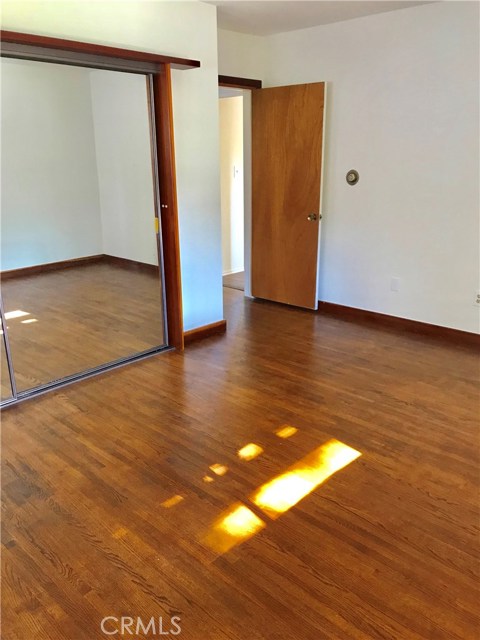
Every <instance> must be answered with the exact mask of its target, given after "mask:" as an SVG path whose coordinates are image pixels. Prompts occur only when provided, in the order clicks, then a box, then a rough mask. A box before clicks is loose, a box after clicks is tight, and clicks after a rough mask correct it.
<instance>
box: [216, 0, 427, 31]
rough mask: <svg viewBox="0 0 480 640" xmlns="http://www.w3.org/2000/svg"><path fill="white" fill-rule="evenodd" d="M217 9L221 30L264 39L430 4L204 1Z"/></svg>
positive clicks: (380, 0) (378, 0)
mask: <svg viewBox="0 0 480 640" xmlns="http://www.w3.org/2000/svg"><path fill="white" fill-rule="evenodd" d="M206 1H207V2H208V4H214V5H216V6H217V7H218V11H217V13H218V26H219V28H220V29H227V30H229V31H239V32H241V33H251V34H253V35H257V36H266V35H271V34H273V33H283V32H284V31H295V30H296V29H305V28H306V27H315V26H317V25H319V24H330V23H332V22H342V21H343V20H351V19H352V18H360V17H362V16H369V15H372V14H374V13H383V12H385V11H395V10H397V9H406V8H408V7H414V6H415V5H419V4H429V2H410V1H407V0H404V1H400V2H396V1H394V0H388V1H386V2H384V1H383V0H372V1H364V0H354V1H353V2H352V1H349V0H336V1H327V0H310V1H309V2H303V1H301V0H300V1H299V0H284V1H281V2H278V0H262V1H261V2H258V1H250V0H206Z"/></svg>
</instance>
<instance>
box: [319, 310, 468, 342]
mask: <svg viewBox="0 0 480 640" xmlns="http://www.w3.org/2000/svg"><path fill="white" fill-rule="evenodd" d="M318 312H319V313H324V314H328V315H332V316H335V317H337V318H341V319H342V320H346V321H349V322H358V323H364V324H375V325H377V326H382V327H387V328H391V329H393V330H395V331H407V332H409V333H415V334H417V335H422V336H429V337H431V338H435V339H437V340H441V341H443V342H449V343H451V344H452V343H455V344H458V345H462V346H476V347H479V346H480V334H478V333H470V332H468V331H460V330H459V329H450V328H449V327H440V326H438V325H436V324H428V323H426V322H418V321H417V320H408V319H407V318H399V317H397V316H389V315H387V314H385V313H377V312H376V311H367V310H365V309H357V308H355V307H347V306H344V305H341V304H334V303H332V302H322V301H319V303H318Z"/></svg>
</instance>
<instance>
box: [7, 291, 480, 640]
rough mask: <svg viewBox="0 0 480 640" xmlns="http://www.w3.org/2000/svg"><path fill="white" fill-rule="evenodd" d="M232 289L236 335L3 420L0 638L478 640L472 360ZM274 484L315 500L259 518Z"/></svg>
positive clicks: (68, 391)
mask: <svg viewBox="0 0 480 640" xmlns="http://www.w3.org/2000/svg"><path fill="white" fill-rule="evenodd" d="M224 294H225V299H226V309H225V316H226V318H227V321H228V332H227V334H226V335H225V336H222V337H212V338H210V339H208V340H205V341H203V342H197V343H193V344H192V345H191V346H189V347H188V349H187V350H186V351H185V352H184V353H179V352H168V353H164V354H161V355H159V356H156V357H154V358H151V359H149V360H145V361H142V362H139V363H136V364H133V365H130V366H128V367H125V368H123V369H119V370H116V371H113V372H110V373H107V374H104V375H102V376H99V377H97V378H93V379H90V380H87V381H84V382H81V383H78V384H76V385H73V386H71V387H68V388H65V389H64V390H62V391H61V392H56V393H54V394H50V395H48V396H43V397H40V398H37V399H35V400H33V401H30V402H26V403H23V404H22V405H19V406H17V407H14V408H11V409H8V410H6V411H5V412H4V413H3V415H2V418H3V420H2V432H3V433H2V444H3V446H2V455H3V483H2V485H3V493H4V501H3V518H2V522H3V536H2V544H3V546H2V548H3V552H2V570H3V594H2V595H3V598H2V601H3V602H2V604H3V635H2V637H3V638H4V640H30V639H32V638H35V640H43V639H47V638H48V639H52V640H57V639H58V640H92V639H97V638H106V637H109V636H107V635H105V634H103V633H102V631H101V627H100V625H101V621H102V619H103V618H105V617H107V616H112V617H113V618H117V619H118V620H120V618H121V617H122V616H123V617H125V616H126V617H131V618H134V619H136V618H137V617H141V619H142V620H143V621H144V622H145V623H147V622H148V620H149V619H150V618H151V617H152V616H154V617H155V618H158V616H163V617H164V618H165V619H166V620H168V622H169V620H170V617H171V616H175V615H178V616H179V617H180V619H181V622H180V626H181V629H182V632H181V635H180V636H179V637H181V638H185V639H188V640H217V639H222V640H224V639H225V640H227V639H229V640H287V639H288V640H292V639H295V640H323V639H338V640H346V639H353V638H354V639H370V638H382V639H387V640H390V639H394V640H397V639H398V640H409V639H425V638H433V639H458V640H466V639H472V640H473V639H474V638H477V637H478V632H479V613H478V602H479V598H478V596H479V593H478V585H479V581H478V574H479V563H478V555H477V552H478V524H479V510H478V507H479V504H478V502H479V500H478V498H479V493H478V468H479V467H478V463H479V451H478V443H479V440H478V435H479V433H478V399H479V393H478V373H479V371H478V357H477V354H476V353H474V352H473V351H470V350H468V349H465V348H462V347H458V348H457V347H456V346H453V345H443V344H438V343H436V342H434V341H433V340H429V339H426V338H421V337H417V336H414V335H402V334H397V333H395V332H393V331H390V330H388V329H384V330H382V329H377V328H372V327H365V326H360V325H356V324H354V323H349V322H344V321H342V320H339V319H337V318H333V317H329V316H321V315H320V314H315V313H311V312H308V311H302V310H298V309H294V308H284V307H281V306H279V305H276V304H273V303H267V302H253V301H250V300H245V299H244V297H243V295H242V294H241V292H238V291H235V290H232V289H224ZM285 425H290V426H291V427H295V428H296V429H297V431H296V432H295V433H293V431H294V430H293V429H292V430H291V432H290V433H289V432H288V431H287V432H285V433H283V435H290V437H287V438H285V437H283V438H282V437H279V436H278V435H277V433H276V432H277V431H278V429H279V428H281V427H285ZM292 433H293V435H292ZM331 439H336V440H338V441H340V442H341V443H344V444H345V445H348V447H351V448H353V449H354V450H356V451H357V452H359V453H360V454H361V455H360V456H359V457H357V458H356V459H353V460H352V461H351V462H350V464H347V465H346V466H344V467H343V468H340V469H339V470H337V471H336V473H333V475H330V477H329V478H328V479H327V480H326V481H325V482H323V484H320V485H319V486H316V485H315V482H316V480H315V481H314V480H313V479H312V478H314V477H315V478H316V479H318V477H319V476H318V473H319V472H318V469H317V470H315V469H314V466H315V464H317V463H316V462H312V453H311V452H312V451H313V452H315V451H316V450H318V448H319V447H321V446H322V445H324V444H325V443H326V442H327V441H330V440H331ZM247 444H256V445H257V446H258V447H260V448H262V449H263V452H262V453H261V454H260V455H257V456H256V457H254V458H252V459H250V460H247V459H241V458H240V457H239V456H238V454H237V452H238V451H239V450H240V449H242V448H243V447H245V445H247ZM248 450H249V451H250V452H252V451H253V452H254V453H255V452H258V450H256V449H254V448H250V449H248ZM349 451H350V450H349ZM322 455H323V454H322ZM308 456H310V458H309V462H308V465H310V466H309V468H308V469H307V470H305V468H303V471H301V473H300V475H295V474H296V472H295V470H293V471H292V470H291V471H290V474H289V475H288V476H281V474H283V473H284V472H285V471H286V470H287V469H295V468H296V469H297V470H298V468H299V467H298V464H297V466H295V465H296V463H297V462H298V461H299V460H304V459H305V458H306V457H308ZM328 462H329V460H328V459H327V457H325V456H323V458H322V460H321V464H322V465H323V467H322V473H323V471H324V470H325V465H326V464H327V463H328ZM302 464H303V465H304V467H305V464H306V463H305V462H303V463H301V464H300V466H301V465H302ZM215 465H218V466H215ZM212 467H213V468H212ZM222 472H223V475H221V474H222ZM302 474H303V475H302ZM315 474H317V475H315ZM279 475H280V476H281V477H282V478H283V480H282V482H283V484H282V485H281V488H282V491H281V495H279V494H278V493H277V494H275V492H272V491H271V490H270V492H268V491H264V495H263V497H264V499H265V500H267V499H268V498H269V499H270V502H271V504H273V505H274V506H275V504H277V506H278V509H280V506H279V501H280V502H281V504H282V505H283V507H284V506H285V503H286V502H288V501H289V500H291V501H292V503H293V502H294V501H295V500H296V498H297V497H298V496H299V495H300V493H302V492H303V493H304V492H305V491H307V493H308V490H309V489H312V488H313V487H314V485H315V487H316V488H314V490H312V491H311V492H310V493H309V494H308V495H306V496H305V497H303V499H301V500H300V501H299V502H298V503H297V504H296V505H294V506H292V508H290V509H288V508H287V509H284V510H283V512H282V513H281V514H280V511H279V510H278V509H277V511H275V509H274V508H273V507H272V508H271V509H270V511H268V509H265V508H264V507H262V505H261V501H259V500H257V501H256V502H255V499H254V498H255V495H257V493H258V492H257V488H259V487H262V485H264V483H266V482H267V481H269V480H271V479H272V478H274V477H278V476H279ZM206 476H208V477H209V478H211V481H206V479H205V477H206ZM285 478H287V481H285ZM288 480H292V482H293V481H294V484H291V485H289V484H288ZM271 487H272V485H270V489H271ZM299 492H300V493H299ZM238 503H240V505H243V507H242V509H240V507H238V508H237V511H234V510H235V508H236V505H238ZM259 505H260V506H259ZM232 507H233V510H232ZM283 507H282V508H283ZM272 509H273V510H272ZM228 510H230V511H229V517H230V519H228V518H224V519H223V520H221V522H220V521H219V518H221V517H222V514H225V513H226V512H227V511H228ZM232 514H233V515H232ZM252 514H253V516H252ZM258 521H260V522H261V523H263V524H262V525H258ZM219 522H220V525H222V523H223V526H224V529H223V534H222V531H221V526H220V525H219ZM212 524H213V526H214V527H216V529H215V531H216V534H215V535H216V537H215V536H213V537H212ZM257 525H258V527H257ZM219 526H220V528H219ZM256 527H257V528H258V531H257V532H256V533H255V532H254V529H255V528H256ZM222 535H223V538H222ZM242 536H244V537H245V540H244V541H243V543H240V544H233V545H232V546H231V547H230V548H229V549H228V550H223V551H222V549H220V544H223V543H225V545H226V546H228V545H229V544H230V543H232V542H233V543H235V540H237V542H239V541H240V539H241V538H242ZM247 538H248V539H247ZM212 542H213V544H212ZM219 542H220V544H218V543H219ZM119 624H120V622H117V621H116V620H114V619H110V620H109V621H108V626H107V630H109V631H110V632H111V633H113V631H114V630H118V629H119V626H118V625H119ZM165 628H166V629H168V628H169V625H168V624H166V627H165ZM147 636H148V637H158V634H157V636H154V635H153V634H152V633H150V634H147ZM111 637H129V633H127V632H126V633H125V634H124V636H121V635H120V633H118V634H116V635H112V636H111ZM131 637H135V638H138V637H144V635H143V634H141V633H139V634H137V635H133V636H131ZM165 637H168V636H165Z"/></svg>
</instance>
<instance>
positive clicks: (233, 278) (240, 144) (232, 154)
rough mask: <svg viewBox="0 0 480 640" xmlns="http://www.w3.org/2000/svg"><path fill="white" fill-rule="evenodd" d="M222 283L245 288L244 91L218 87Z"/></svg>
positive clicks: (232, 287)
mask: <svg viewBox="0 0 480 640" xmlns="http://www.w3.org/2000/svg"><path fill="white" fill-rule="evenodd" d="M218 93H219V120H220V194H221V212H222V278H223V286H224V287H227V288H230V289H239V290H240V291H244V290H245V238H244V234H245V209H244V140H243V91H242V90H241V89H235V88H229V87H219V92H218Z"/></svg>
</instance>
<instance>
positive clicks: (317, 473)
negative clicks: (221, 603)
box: [203, 427, 362, 553]
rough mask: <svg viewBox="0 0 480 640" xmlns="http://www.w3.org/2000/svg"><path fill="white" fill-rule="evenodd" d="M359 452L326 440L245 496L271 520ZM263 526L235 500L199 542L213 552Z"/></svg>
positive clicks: (244, 538) (257, 517)
mask: <svg viewBox="0 0 480 640" xmlns="http://www.w3.org/2000/svg"><path fill="white" fill-rule="evenodd" d="M291 428H292V429H295V428H294V427H291ZM295 431H296V429H295ZM361 455H362V454H361V453H360V451H357V450H356V449H353V448H352V447H349V446H348V445H346V444H344V443H343V442H339V441H338V440H334V439H332V440H329V441H328V442H326V443H324V444H323V445H322V446H320V447H317V448H316V449H314V450H313V451H311V452H310V453H309V454H307V455H306V456H305V457H304V458H302V459H301V460H299V461H298V462H296V463H294V464H293V465H292V466H291V467H289V468H288V469H287V470H286V471H285V472H284V473H282V474H280V475H278V476H276V477H275V478H273V479H272V480H270V481H269V482H266V483H265V484H263V485H262V486H261V487H259V488H258V489H257V490H256V491H254V493H253V494H251V495H250V496H249V501H250V502H251V503H253V504H254V505H255V507H256V509H258V510H259V512H260V511H261V512H262V513H264V514H265V515H267V516H269V517H270V518H271V519H273V520H274V519H276V518H278V517H279V516H280V515H282V513H285V512H286V511H288V510H289V509H291V508H292V507H294V506H295V505H296V504H298V503H299V502H300V500H302V499H303V498H305V497H306V496H307V495H308V494H310V493H311V492H312V491H314V490H315V489H316V488H317V487H319V486H320V485H321V484H322V483H323V482H325V481H326V480H327V479H328V478H330V477H331V476H332V475H333V474H334V473H336V472H337V471H340V469H344V468H345V467H346V466H348V465H349V464H350V463H351V462H353V461H354V460H356V459H357V458H359V457H360V456H361ZM260 515H261V514H260ZM264 527H266V522H264V520H262V518H260V517H259V516H257V515H256V514H255V513H254V512H253V511H252V509H249V508H248V507H247V506H246V505H244V504H243V503H241V502H237V503H235V504H233V505H231V506H230V507H229V508H228V509H227V510H226V511H224V512H223V513H222V514H221V516H220V517H219V518H218V519H217V520H215V522H214V523H213V524H212V525H211V527H210V529H209V530H208V533H207V534H206V536H205V537H204V538H203V543H204V544H206V545H207V546H208V547H209V548H210V549H212V550H213V551H215V552H217V553H226V552H227V551H229V550H230V549H232V548H233V547H234V546H236V545H237V544H241V543H242V542H244V541H245V540H248V539H249V538H251V537H252V536H254V535H255V534H256V533H258V532H259V531H260V530H261V529H263V528H264Z"/></svg>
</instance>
